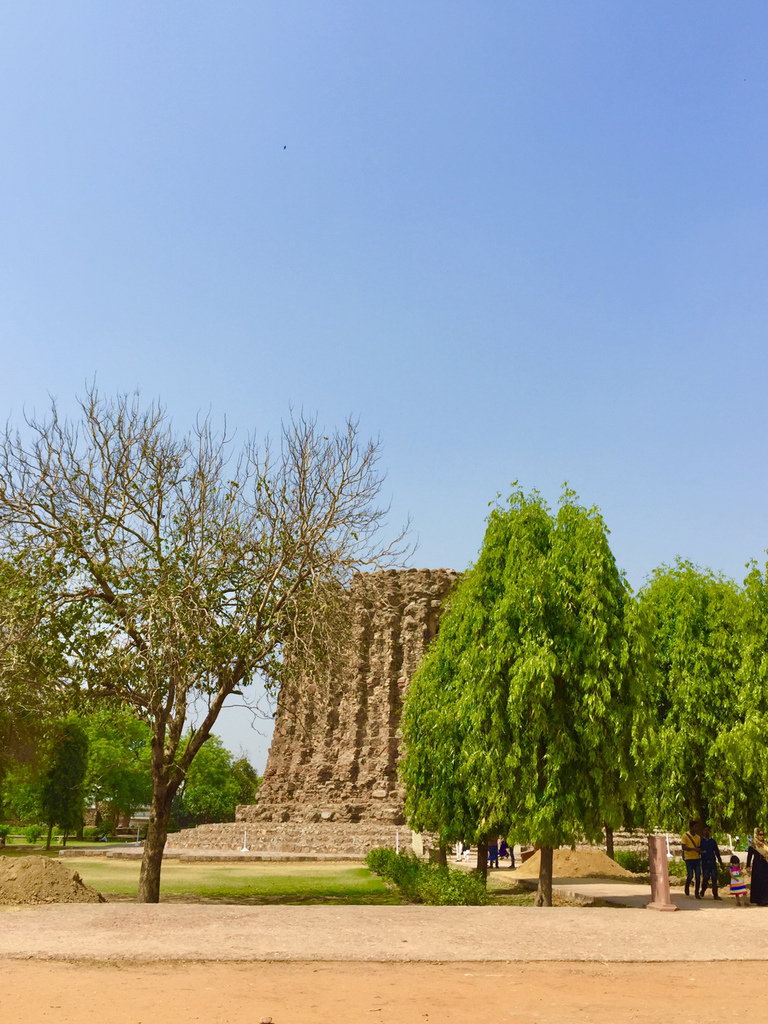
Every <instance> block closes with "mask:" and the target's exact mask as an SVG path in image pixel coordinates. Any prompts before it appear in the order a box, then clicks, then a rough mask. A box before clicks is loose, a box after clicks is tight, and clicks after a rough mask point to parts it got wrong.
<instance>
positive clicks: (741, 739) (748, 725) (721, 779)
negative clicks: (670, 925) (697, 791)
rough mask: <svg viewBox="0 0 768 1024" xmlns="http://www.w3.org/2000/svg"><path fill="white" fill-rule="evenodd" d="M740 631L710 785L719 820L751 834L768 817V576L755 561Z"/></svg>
mask: <svg viewBox="0 0 768 1024" xmlns="http://www.w3.org/2000/svg"><path fill="white" fill-rule="evenodd" d="M740 627H741V628H740V635H739V637H738V640H739V652H740V663H739V666H738V668H739V671H738V675H733V676H732V677H731V678H730V679H726V680H725V681H724V686H723V702H724V704H725V703H726V702H727V707H726V706H724V707H723V708H722V709H721V710H722V712H723V714H722V721H721V725H720V728H719V730H718V734H717V738H716V739H715V741H714V743H713V748H712V757H711V761H712V762H713V764H712V765H711V767H710V766H708V767H710V770H709V771H708V772H707V780H706V781H707V795H708V798H709V803H710V807H711V812H710V813H711V817H712V819H713V821H714V822H717V823H719V824H720V826H721V827H722V828H725V829H727V830H728V831H729V832H737V831H738V832H746V833H747V834H748V835H749V834H750V833H751V832H752V829H753V828H754V826H755V823H756V822H763V821H765V820H767V819H768V756H767V755H766V741H765V738H766V735H768V731H767V730H768V578H767V577H766V573H764V572H761V571H760V569H759V568H758V567H757V565H756V564H754V563H753V564H752V565H751V566H750V572H749V574H748V575H747V578H746V579H745V581H744V590H743V615H742V617H741V620H740ZM715 768H716V769H717V770H715Z"/></svg>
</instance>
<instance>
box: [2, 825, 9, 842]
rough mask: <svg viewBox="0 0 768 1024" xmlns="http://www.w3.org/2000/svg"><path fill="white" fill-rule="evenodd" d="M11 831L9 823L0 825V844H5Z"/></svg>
mask: <svg viewBox="0 0 768 1024" xmlns="http://www.w3.org/2000/svg"><path fill="white" fill-rule="evenodd" d="M10 833H11V826H10V825H0V846H5V841H6V839H7V838H8V836H9V835H10Z"/></svg>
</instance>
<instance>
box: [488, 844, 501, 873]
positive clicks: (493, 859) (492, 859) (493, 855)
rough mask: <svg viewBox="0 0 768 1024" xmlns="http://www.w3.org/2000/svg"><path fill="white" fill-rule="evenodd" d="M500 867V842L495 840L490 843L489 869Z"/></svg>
mask: <svg viewBox="0 0 768 1024" xmlns="http://www.w3.org/2000/svg"><path fill="white" fill-rule="evenodd" d="M498 866H499V840H498V838H497V839H493V840H491V842H489V843H488V867H489V868H497V867H498Z"/></svg>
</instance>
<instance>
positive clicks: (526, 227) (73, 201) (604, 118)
mask: <svg viewBox="0 0 768 1024" xmlns="http://www.w3.org/2000/svg"><path fill="white" fill-rule="evenodd" d="M767 44H768V7H767V6H766V5H765V4H763V3H758V2H750V3H745V2H738V0H728V2H721V3H714V2H708V0H696V2H684V0H676V2H675V3H672V4H670V3H669V2H668V0H663V2H661V0H659V2H655V0H645V2H643V3H642V4H638V3H636V2H624V0H604V2H590V0H583V2H580V3H578V4H574V3H571V2H566V0H557V2H547V0H530V2H520V0H506V2H497V0H487V2H483V0H480V2H478V0H474V2H473V3H471V4H469V3H466V2H464V3H452V2H450V0H440V2H439V3H437V2H431V0H419V2H417V3H414V2H412V0H410V2H407V3H406V2H399V0H387V2H386V3H384V2H373V0H372V2H365V3H361V2H352V0H345V2H331V0H328V2H324V0H312V2H292V0H274V2H273V0H268V2H257V0H248V2H238V0H232V2H227V0H218V2H217V3H215V4H214V3H211V2H206V3H202V2H196V0H184V2H183V3H182V2H180V0H177V2H163V0H152V2H151V3H150V2H133V3H131V4H119V3H116V2H111V0H107V2H105V0H94V2H77V0H71V2H68V3H67V4H55V3H52V2H50V0H49V2H47V3H38V2H35V0H25V3H24V4H11V3H7V2H0V141H1V143H2V150H1V152H2V159H1V160H0V239H2V244H1V245H0V355H1V356H2V372H0V408H2V410H3V412H4V414H5V415H8V416H10V417H11V418H12V419H18V418H19V417H20V416H21V414H22V411H23V409H24V408H25V407H26V408H34V407H38V408H40V407H42V406H43V405H44V404H45V403H46V401H47V397H46V396H47V395H48V394H49V393H53V394H55V395H56V396H58V398H59V400H60V402H61V404H62V405H63V406H64V407H65V408H67V407H69V406H71V404H72V402H73V398H74V395H75V394H76V393H78V392H82V389H83V384H84V382H85V381H86V379H89V378H91V377H92V376H93V375H94V374H96V375H97V379H98V381H99V383H100V385H101V387H102V388H103V389H104V390H105V391H115V390H118V389H122V390H125V389H133V388H134V387H139V388H141V389H142V391H143V392H144V393H145V394H146V395H147V396H148V397H155V396H159V397H161V398H162V400H163V401H164V402H165V403H166V404H167V406H168V408H169V410H170V411H171V413H172V414H173V416H174V419H175V421H176V422H177V424H178V425H179V426H185V425H186V424H188V423H189V422H190V421H191V420H192V418H193V417H194V415H195V413H196V412H197V411H198V410H199V409H205V410H207V409H209V408H210V409H211V410H212V412H213V414H214V417H217V416H218V417H221V418H223V417H224V416H225V415H226V417H227V419H228V422H229V423H230V425H232V426H235V427H236V428H237V429H238V430H239V431H241V432H243V433H245V432H246V431H248V430H251V429H255V430H257V431H258V432H261V433H263V432H266V431H274V430H275V428H276V427H278V426H279V423H280V420H281V418H282V417H284V416H285V414H286V412H287V410H288V409H289V407H290V406H291V405H292V406H294V407H295V408H303V409H304V410H306V411H308V412H316V413H317V414H318V415H319V416H320V418H321V420H322V421H323V422H325V423H327V424H328V425H333V424H338V423H341V422H342V421H343V419H344V418H345V416H346V415H348V414H350V413H351V414H353V415H355V416H358V417H359V418H360V422H361V427H362V429H363V431H364V432H365V433H366V434H371V435H379V436H380V437H381V440H382V444H383V464H384V466H385V467H386V469H387V472H388V479H387V495H388V497H390V498H391V500H392V505H393V516H394V519H395V520H396V521H397V522H399V521H401V520H403V519H404V518H405V517H406V516H407V515H410V516H411V519H412V522H413V532H414V536H415V537H417V538H418V541H419V549H418V552H417V554H416V556H415V559H414V562H415V563H416V564H419V565H426V566H433V567H437V566H451V567H454V568H458V569H461V568H464V567H465V566H466V565H467V564H468V562H470V561H471V560H473V559H474V557H475V555H476V553H477V550H478V547H479V545H480V543H481V541H482V534H483V526H484V518H485V516H486V514H487V506H488V502H489V501H490V500H492V499H493V498H494V496H495V495H496V494H497V493H498V492H502V493H506V492H507V491H508V490H509V485H510V483H511V481H513V480H519V481H520V483H521V484H522V486H523V487H524V488H526V489H532V488H538V489H539V490H540V491H542V492H543V493H544V495H545V496H546V497H547V498H548V499H549V500H550V501H551V502H553V503H555V502H556V501H557V497H558V494H559V491H560V487H561V485H562V483H563V481H565V480H567V481H568V482H569V483H570V485H571V486H572V487H573V488H574V489H575V490H576V491H577V492H578V493H579V495H580V496H581V498H582V500H583V501H584V502H585V503H587V504H593V503H594V504H597V505H598V506H600V508H601V509H602V511H603V514H604V516H605V519H606V521H607V523H608V526H609V528H610V529H611V531H612V543H613V548H614V552H615V554H616V557H617V559H618V561H619V564H620V565H621V566H622V567H623V568H624V569H625V570H626V571H627V574H628V576H629V579H630V582H631V583H632V584H633V586H635V587H638V586H640V585H642V582H643V580H644V579H645V577H646V576H647V574H648V573H649V572H651V571H652V569H653V568H654V567H655V566H657V565H658V564H660V563H661V562H664V561H670V560H671V559H673V558H674V557H675V556H676V555H682V556H684V557H688V558H690V559H692V560H693V561H695V562H698V563H699V564H701V565H707V566H711V567H712V568H714V569H717V570H721V571H723V572H725V573H727V574H728V575H731V576H734V577H736V578H741V575H742V569H743V566H744V563H745V562H746V561H747V559H748V558H752V557H756V558H758V559H763V560H764V557H765V556H764V551H765V549H766V547H768V519H767V517H766V503H767V501H768V487H767V486H766V475H765V450H766V434H767V430H766V414H765V406H766V395H765V390H766V379H767V377H768V374H767V373H766V370H768V366H767V365H766V364H767V363H768V346H767V345H766V340H767V339H766V333H767V329H768V310H767V309H766V276H767V274H768V199H767V196H766V182H767V181H768V88H767V87H768V45H767ZM239 722H240V720H239V719H238V718H237V715H236V712H229V713H228V715H227V716H226V718H225V720H224V723H223V724H224V728H223V729H222V730H221V731H222V735H223V736H224V738H225V740H229V742H230V743H231V744H233V745H235V746H237V743H238V742H242V743H243V745H244V746H246V748H247V749H249V750H251V752H252V753H253V756H254V757H255V758H256V760H257V761H259V762H260V763H261V764H262V765H263V752H264V749H265V747H264V743H263V741H261V740H258V739H253V738H252V737H251V735H250V733H248V732H247V730H246V732H245V733H243V736H244V737H245V738H244V739H242V740H240V739H238V740H237V742H236V741H235V740H234V739H232V737H234V736H235V735H237V736H240V733H238V731H237V730H239V729H241V728H242V727H241V725H240V724H239ZM227 723H232V724H227ZM228 730H229V731H228Z"/></svg>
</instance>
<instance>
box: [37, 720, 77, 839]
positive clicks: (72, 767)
mask: <svg viewBox="0 0 768 1024" xmlns="http://www.w3.org/2000/svg"><path fill="white" fill-rule="evenodd" d="M87 770H88V737H87V736H86V735H85V732H84V731H83V729H82V728H81V727H80V725H78V723H77V722H75V721H66V722H64V723H62V725H61V727H60V729H59V731H58V735H57V736H56V738H55V740H54V743H53V747H52V750H51V753H50V755H49V758H48V768H47V771H46V773H45V777H44V779H43V783H42V789H41V795H40V800H41V805H42V811H43V821H45V822H47V824H48V825H49V826H50V825H60V826H61V827H62V829H64V831H65V832H69V833H72V832H75V831H76V830H77V829H78V828H79V827H80V822H81V821H82V817H83V799H84V795H85V790H84V783H85V775H86V772H87Z"/></svg>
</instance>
